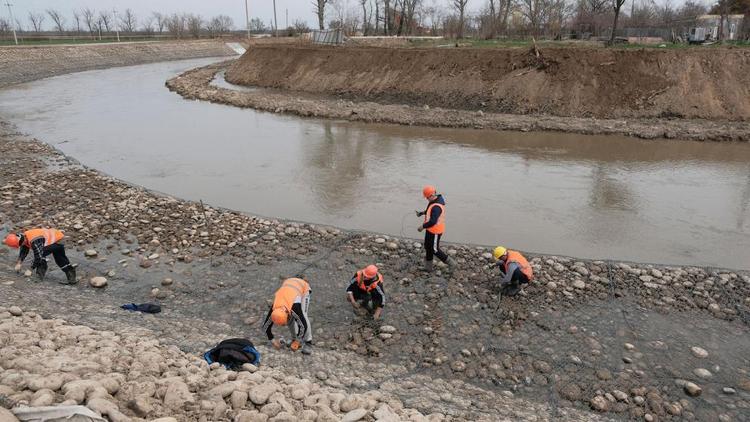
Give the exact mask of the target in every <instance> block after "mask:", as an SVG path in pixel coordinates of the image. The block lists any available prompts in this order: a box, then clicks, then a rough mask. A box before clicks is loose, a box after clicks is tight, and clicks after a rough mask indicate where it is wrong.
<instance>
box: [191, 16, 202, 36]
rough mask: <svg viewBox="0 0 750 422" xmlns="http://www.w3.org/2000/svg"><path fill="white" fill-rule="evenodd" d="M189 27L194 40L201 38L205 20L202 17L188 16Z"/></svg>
mask: <svg viewBox="0 0 750 422" xmlns="http://www.w3.org/2000/svg"><path fill="white" fill-rule="evenodd" d="M187 27H188V31H190V35H192V36H193V38H200V36H201V30H202V29H203V18H202V17H201V16H200V15H194V14H190V15H188V16H187Z"/></svg>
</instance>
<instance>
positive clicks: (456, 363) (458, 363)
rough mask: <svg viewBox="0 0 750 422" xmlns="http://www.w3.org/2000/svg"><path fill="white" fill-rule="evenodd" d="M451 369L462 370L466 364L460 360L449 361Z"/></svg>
mask: <svg viewBox="0 0 750 422" xmlns="http://www.w3.org/2000/svg"><path fill="white" fill-rule="evenodd" d="M451 369H452V370H453V371H454V372H463V371H464V370H465V369H466V364H465V363H463V362H461V361H460V360H454V361H453V362H451Z"/></svg>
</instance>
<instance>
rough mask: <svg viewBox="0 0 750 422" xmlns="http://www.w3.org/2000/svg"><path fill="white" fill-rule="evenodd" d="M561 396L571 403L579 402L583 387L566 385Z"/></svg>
mask: <svg viewBox="0 0 750 422" xmlns="http://www.w3.org/2000/svg"><path fill="white" fill-rule="evenodd" d="M560 395H561V396H562V397H563V398H565V399H567V400H570V401H577V400H580V399H581V395H582V392H581V387H579V386H578V385H577V384H572V383H571V384H566V385H564V386H563V387H562V388H561V389H560Z"/></svg>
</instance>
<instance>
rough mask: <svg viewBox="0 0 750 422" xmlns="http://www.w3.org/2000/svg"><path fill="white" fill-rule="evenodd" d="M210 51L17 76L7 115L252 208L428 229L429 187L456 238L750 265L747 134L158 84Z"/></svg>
mask: <svg viewBox="0 0 750 422" xmlns="http://www.w3.org/2000/svg"><path fill="white" fill-rule="evenodd" d="M212 61H215V59H199V60H187V61H180V62H168V63H157V64H148V65H142V66H133V67H123V68H114V69H107V70H96V71H90V72H82V73H77V74H72V75H65V76H60V77H55V78H51V79H46V80H41V81H36V82H32V83H28V84H24V85H19V86H16V87H14V88H11V89H5V90H2V91H0V116H2V117H3V118H5V119H7V120H9V121H11V122H13V123H15V124H16V125H17V126H18V127H19V129H20V130H21V131H23V132H26V133H29V134H31V135H33V136H35V137H37V138H38V139H40V140H42V141H45V142H49V143H51V144H53V145H54V146H55V147H57V148H59V149H60V150H62V151H63V152H65V153H66V154H68V155H70V156H72V157H74V158H76V159H78V160H79V161H81V162H82V163H83V164H85V165H87V166H90V167H93V168H96V169H98V170H101V171H104V172H106V173H108V174H111V175H113V176H115V177H117V178H120V179H123V180H126V181H128V182H131V183H135V184H138V185H142V186H145V187H148V188H151V189H154V190H157V191H161V192H165V193H169V194H172V195H175V196H177V197H181V198H185V199H191V200H199V199H200V200H203V201H204V202H207V203H210V204H212V205H216V206H222V207H227V208H231V209H236V210H240V211H245V212H249V213H253V214H256V215H264V216H273V217H279V218H284V219H291V220H299V221H307V222H314V223H322V224H328V225H334V226H337V227H342V228H347V229H361V230H368V231H375V232H382V233H387V234H392V235H404V236H408V237H414V238H419V237H420V235H419V234H418V233H417V231H416V227H417V225H418V224H419V220H418V219H417V218H416V216H414V211H413V210H415V209H423V208H424V205H425V202H424V200H423V199H422V197H421V188H422V185H424V184H426V183H432V184H435V185H436V186H437V187H438V190H439V191H440V192H442V193H443V194H444V195H445V198H446V202H447V230H446V234H445V236H444V241H446V242H466V243H474V244H481V245H494V244H497V243H500V244H504V245H507V246H510V247H513V248H517V249H520V250H525V251H533V252H539V253H550V254H560V255H568V256H576V257H582V258H609V259H617V260H632V261H640V262H654V263H665V264H692V265H710V266H721V267H729V268H737V269H750V144H732V143H700V142H687V141H677V140H651V141H647V140H639V139H633V138H627V137H619V136H586V135H578V134H562V133H515V132H492V131H483V130H467V129H432V128H424V127H404V126H395V125H379V124H362V123H350V122H346V121H331V120H320V119H305V118H299V117H294V116H285V115H277V114H272V113H264V112H257V111H254V110H244V109H238V108H233V107H228V106H223V105H216V104H210V103H204V102H197V101H187V100H184V99H182V98H181V97H180V96H178V95H177V94H174V93H171V92H169V91H168V90H167V89H166V88H165V87H164V81H165V80H166V79H168V78H169V77H171V76H173V75H175V74H177V73H179V72H182V71H184V70H187V69H189V68H193V67H197V66H199V65H203V64H208V63H210V62H212Z"/></svg>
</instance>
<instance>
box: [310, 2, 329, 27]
mask: <svg viewBox="0 0 750 422" xmlns="http://www.w3.org/2000/svg"><path fill="white" fill-rule="evenodd" d="M328 1H329V0H315V1H313V10H315V14H316V15H318V29H320V30H321V31H322V30H323V29H324V28H325V24H324V22H323V21H324V19H325V17H326V3H328Z"/></svg>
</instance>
